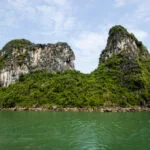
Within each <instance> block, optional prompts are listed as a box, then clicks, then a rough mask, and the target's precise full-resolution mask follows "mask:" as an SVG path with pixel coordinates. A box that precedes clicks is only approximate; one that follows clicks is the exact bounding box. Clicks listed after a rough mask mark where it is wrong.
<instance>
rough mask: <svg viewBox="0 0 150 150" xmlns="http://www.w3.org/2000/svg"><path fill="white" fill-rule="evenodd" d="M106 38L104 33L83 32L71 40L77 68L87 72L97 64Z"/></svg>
mask: <svg viewBox="0 0 150 150" xmlns="http://www.w3.org/2000/svg"><path fill="white" fill-rule="evenodd" d="M106 39H107V34H106V33H95V32H83V33H81V34H80V35H78V36H77V37H75V38H74V39H72V40H71V44H72V48H73V50H74V51H75V55H76V69H77V70H82V71H83V72H85V73H89V72H91V71H93V70H94V69H95V68H96V67H97V66H98V59H99V55H100V53H101V51H102V50H103V49H104V48H105V45H106V41H107V40H106ZM85 66H88V67H85Z"/></svg>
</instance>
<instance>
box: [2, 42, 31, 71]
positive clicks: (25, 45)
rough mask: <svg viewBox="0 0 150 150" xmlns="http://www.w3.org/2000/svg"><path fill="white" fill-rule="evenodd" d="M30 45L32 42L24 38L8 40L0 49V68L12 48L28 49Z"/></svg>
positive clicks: (6, 60) (9, 55) (5, 61)
mask: <svg viewBox="0 0 150 150" xmlns="http://www.w3.org/2000/svg"><path fill="white" fill-rule="evenodd" d="M31 45H32V43H31V42H30V41H28V40H26V39H16V40H11V41H10V42H8V43H7V44H6V45H5V46H4V47H3V48H2V50H1V51H0V69H2V68H4V66H5V64H6V63H7V62H8V60H9V57H11V55H12V52H13V50H14V49H18V50H20V51H21V50H23V49H28V48H29V47H30V46H31ZM19 59H20V58H19Z"/></svg>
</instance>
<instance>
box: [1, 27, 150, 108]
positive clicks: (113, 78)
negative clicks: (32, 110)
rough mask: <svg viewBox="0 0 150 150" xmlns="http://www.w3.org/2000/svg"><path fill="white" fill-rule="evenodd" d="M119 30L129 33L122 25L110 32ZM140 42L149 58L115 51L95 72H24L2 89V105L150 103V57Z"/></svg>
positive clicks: (132, 104)
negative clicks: (17, 80)
mask: <svg viewBox="0 0 150 150" xmlns="http://www.w3.org/2000/svg"><path fill="white" fill-rule="evenodd" d="M117 30H119V31H121V32H122V33H125V34H126V33H127V34H128V32H127V30H126V29H125V28H123V27H121V26H115V27H113V28H112V29H111V30H110V32H109V34H110V35H113V34H114V33H115V32H117ZM130 35H131V38H134V39H136V38H135V37H134V35H133V34H130ZM23 41H24V40H23ZM136 43H137V46H138V47H139V49H140V51H141V56H142V55H143V54H144V53H146V54H147V57H140V58H130V57H129V56H126V55H124V54H123V53H120V54H114V55H112V56H111V57H110V58H109V59H108V60H107V61H105V62H103V63H101V64H99V66H98V68H97V69H96V70H95V71H93V72H92V73H91V74H82V73H80V72H79V71H75V70H68V71H65V72H63V73H60V72H57V73H55V74H52V73H48V72H45V71H36V72H33V73H32V74H27V75H22V76H20V80H19V82H17V83H15V84H12V85H10V86H9V87H7V88H4V87H1V88H0V107H15V106H21V107H33V106H37V107H41V106H43V107H46V108H50V107H52V106H59V107H100V106H122V107H126V106H150V78H149V77H150V56H149V54H148V52H147V49H146V48H145V47H144V46H143V44H142V43H141V42H139V41H138V40H137V41H136ZM24 44H25V45H26V46H28V45H30V44H31V43H30V42H29V41H24V42H23V43H22V46H21V45H20V44H19V46H21V47H22V48H23V46H24ZM10 47H11V48H12V47H15V46H14V45H13V46H12V43H11V42H10V43H8V44H7V45H6V46H5V47H4V48H3V49H9V48H10ZM16 47H17V46H16ZM18 48H20V47H18ZM19 57H24V56H19ZM20 59H22V58H20ZM0 62H1V63H3V61H2V60H0Z"/></svg>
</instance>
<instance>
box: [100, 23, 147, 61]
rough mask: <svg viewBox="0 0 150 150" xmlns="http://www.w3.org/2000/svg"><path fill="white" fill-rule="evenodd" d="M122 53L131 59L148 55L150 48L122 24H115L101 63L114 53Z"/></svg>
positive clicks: (110, 32)
mask: <svg viewBox="0 0 150 150" xmlns="http://www.w3.org/2000/svg"><path fill="white" fill-rule="evenodd" d="M119 53H120V54H122V55H124V56H127V57H128V58H129V59H132V58H135V59H139V58H140V57H147V56H148V55H149V53H148V50H147V49H146V48H145V47H144V46H143V44H142V42H140V41H138V40H137V39H136V38H135V36H134V35H133V34H132V33H131V34H130V33H128V31H127V30H126V29H125V28H124V27H122V26H120V25H117V26H114V27H112V28H111V29H110V31H109V38H108V41H107V45H106V48H105V49H104V50H103V51H102V54H101V56H100V63H102V62H105V61H106V60H107V59H108V58H110V57H111V56H112V55H114V54H119Z"/></svg>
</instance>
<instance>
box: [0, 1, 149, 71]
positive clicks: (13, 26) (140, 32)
mask: <svg viewBox="0 0 150 150" xmlns="http://www.w3.org/2000/svg"><path fill="white" fill-rule="evenodd" d="M118 24H120V25H123V26H125V27H126V28H127V29H128V31H129V32H133V33H134V34H135V36H136V37H137V38H138V39H139V40H141V41H143V43H144V44H145V45H146V46H147V48H148V49H149V48H150V42H149V40H150V37H149V33H150V0H0V48H2V47H3V46H4V45H5V44H6V43H7V42H8V41H10V40H12V39H18V38H25V39H28V40H30V41H31V42H34V43H56V42H58V41H62V42H67V43H68V44H69V45H70V46H71V48H72V49H73V51H74V53H75V55H76V61H75V67H76V69H77V70H80V71H81V72H84V73H89V72H91V71H92V70H94V69H96V68H97V65H98V58H99V55H100V53H101V51H102V50H103V49H104V48H105V45H106V41H107V37H108V31H109V29H110V27H112V26H113V25H118Z"/></svg>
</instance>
